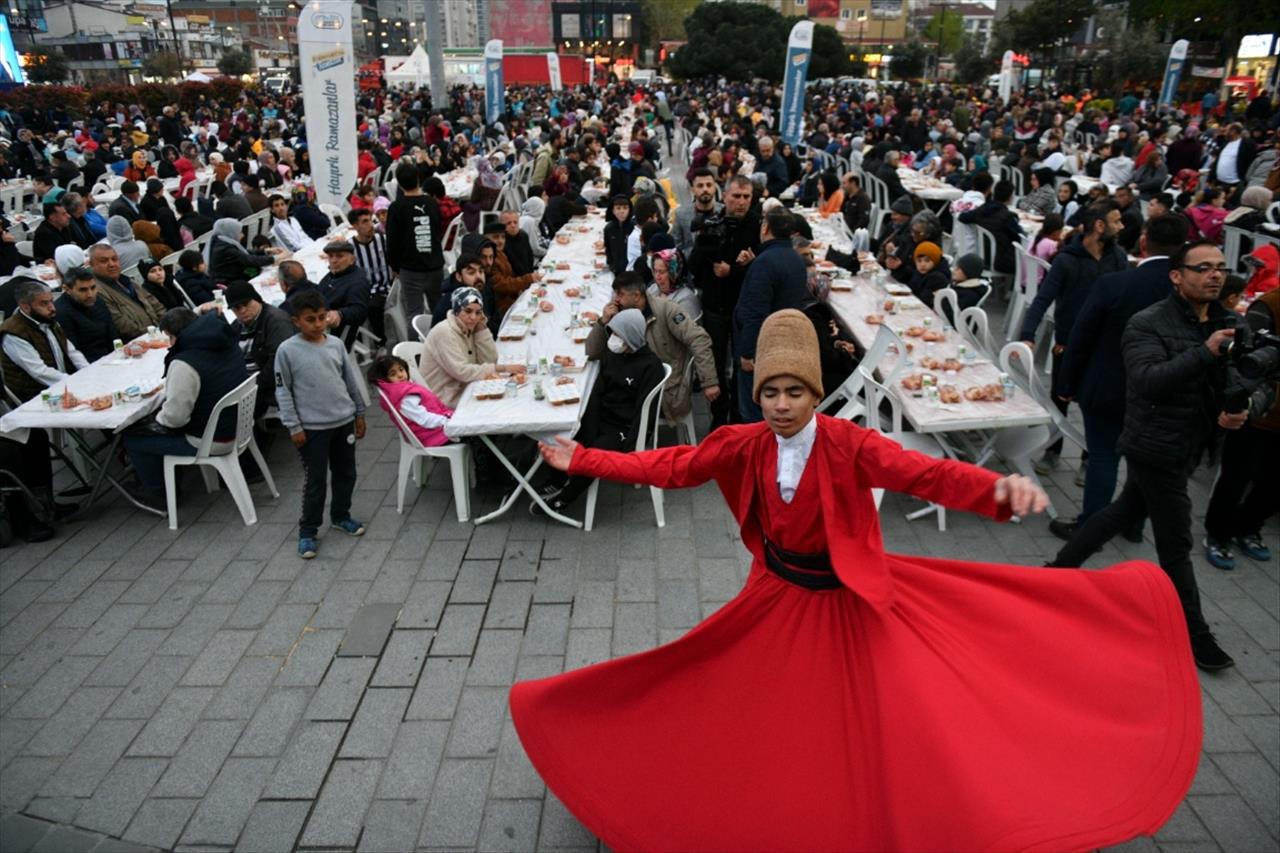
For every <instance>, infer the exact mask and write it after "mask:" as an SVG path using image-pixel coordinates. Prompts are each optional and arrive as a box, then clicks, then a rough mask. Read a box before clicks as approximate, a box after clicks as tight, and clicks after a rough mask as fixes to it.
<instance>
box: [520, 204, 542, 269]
mask: <svg viewBox="0 0 1280 853" xmlns="http://www.w3.org/2000/svg"><path fill="white" fill-rule="evenodd" d="M546 212H547V203H546V202H545V201H543V200H542V198H541V197H540V196H536V195H534V196H529V197H528V198H527V199H525V200H524V202H523V203H522V204H521V205H520V230H521V231H523V232H524V233H525V234H526V235H527V236H528V238H529V246H530V248H532V249H533V257H534V259H535V260H536V259H539V258H541V257H542V256H543V255H545V254H546V253H547V241H546V238H544V237H543V236H542V229H541V227H540V226H541V223H542V215H543V214H544V213H546Z"/></svg>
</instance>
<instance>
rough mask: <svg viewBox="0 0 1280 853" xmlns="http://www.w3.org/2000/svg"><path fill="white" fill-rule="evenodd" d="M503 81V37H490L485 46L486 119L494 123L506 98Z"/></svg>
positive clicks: (500, 113) (488, 122)
mask: <svg viewBox="0 0 1280 853" xmlns="http://www.w3.org/2000/svg"><path fill="white" fill-rule="evenodd" d="M506 94H507V93H506V87H505V85H504V84H503V82H502V39H489V41H488V42H486V43H485V46H484V116H485V118H484V120H485V123H486V124H493V123H494V122H495V121H497V120H498V118H499V117H500V116H501V115H502V109H503V106H504V101H505V100H506Z"/></svg>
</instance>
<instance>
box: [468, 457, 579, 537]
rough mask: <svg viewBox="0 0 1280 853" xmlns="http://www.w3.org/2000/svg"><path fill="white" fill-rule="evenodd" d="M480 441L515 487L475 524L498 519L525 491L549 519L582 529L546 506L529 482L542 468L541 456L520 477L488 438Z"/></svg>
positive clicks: (573, 521)
mask: <svg viewBox="0 0 1280 853" xmlns="http://www.w3.org/2000/svg"><path fill="white" fill-rule="evenodd" d="M480 440H481V441H483V442H484V443H485V445H486V446H488V448H489V450H491V451H493V455H494V456H496V457H498V461H499V462H501V463H502V466H503V467H504V468H506V469H507V471H509V472H510V473H511V476H512V477H515V478H516V482H517V485H516V487H515V488H514V489H512V491H511V494H509V495H507V497H506V499H505V500H503V502H502V503H501V504H499V505H498V508H497V509H495V510H494V511H493V512H491V513H489V514H488V515H485V516H482V517H480V518H477V519H476V524H484V523H485V522H486V521H492V520H493V519H495V518H498V517H499V516H501V515H502V514H504V513H505V512H506V511H507V510H509V509H511V505H512V504H514V503H515V502H516V498H518V497H519V496H520V492H521V491H525V492H528V493H529V497H531V498H533V501H534V503H536V504H537V505H538V506H540V507H542V511H543V512H545V513H546V514H547V515H548V516H549V517H551V518H554V519H555V520H556V521H558V522H560V523H561V524H567V525H569V526H570V527H582V522H581V521H578V520H576V519H573V518H570V517H569V516H567V515H561V514H560V513H558V512H556V511H555V510H554V509H552V508H551V507H549V506H548V505H547V502H546V501H545V500H543V499H542V495H540V494H538V490H537V489H535V488H534V487H533V485H532V484H531V483H530V482H529V481H530V480H531V479H532V478H533V475H534V474H535V473H536V472H537V470H538V468H540V467H541V466H542V456H541V454H539V455H538V457H537V458H536V459H535V460H534V462H533V465H532V466H531V467H530V468H529V470H528V471H527V472H526V473H525V474H524V475H523V476H521V474H520V471H519V469H518V468H516V466H514V465H512V464H511V462H510V460H508V459H507V457H506V456H504V455H503V454H502V452H501V451H500V450H498V448H497V446H496V445H495V444H494V443H493V442H492V441H491V440H490V439H489V436H487V435H482V436H480Z"/></svg>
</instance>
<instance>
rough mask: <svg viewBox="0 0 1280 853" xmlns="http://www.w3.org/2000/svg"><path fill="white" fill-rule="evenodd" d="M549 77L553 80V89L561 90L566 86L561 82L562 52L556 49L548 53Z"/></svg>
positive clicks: (554, 90)
mask: <svg viewBox="0 0 1280 853" xmlns="http://www.w3.org/2000/svg"><path fill="white" fill-rule="evenodd" d="M547 79H548V80H550V81H551V91H553V92H559V91H560V90H561V89H563V88H564V85H563V84H562V83H561V82H560V54H558V53H556V52H555V51H552V52H551V53H548V54H547Z"/></svg>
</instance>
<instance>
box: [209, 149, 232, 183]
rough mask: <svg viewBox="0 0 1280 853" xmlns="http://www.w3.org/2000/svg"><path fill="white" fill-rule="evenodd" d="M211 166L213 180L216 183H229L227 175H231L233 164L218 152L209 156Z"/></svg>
mask: <svg viewBox="0 0 1280 853" xmlns="http://www.w3.org/2000/svg"><path fill="white" fill-rule="evenodd" d="M209 165H210V166H212V167H213V179H214V180H215V181H222V182H223V183H224V184H225V183H226V182H227V175H230V174H231V164H230V163H228V162H227V160H226V158H225V157H223V156H222V155H221V154H220V153H218V152H217V151H214V152H211V153H210V154H209Z"/></svg>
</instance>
